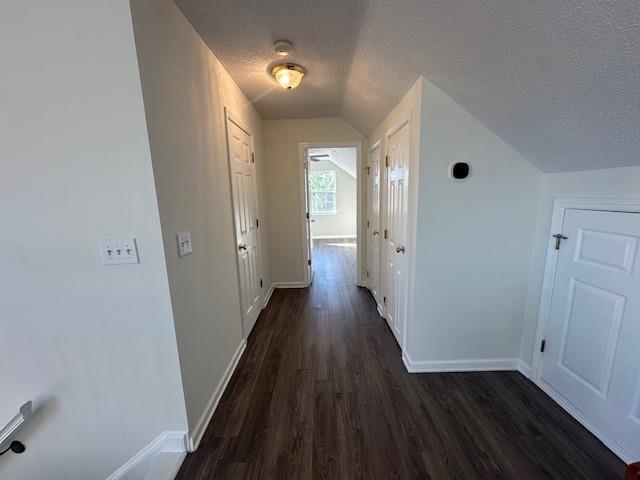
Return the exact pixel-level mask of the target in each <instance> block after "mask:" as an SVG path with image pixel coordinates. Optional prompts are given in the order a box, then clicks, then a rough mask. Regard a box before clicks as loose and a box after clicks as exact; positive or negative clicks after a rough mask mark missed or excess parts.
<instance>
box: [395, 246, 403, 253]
mask: <svg viewBox="0 0 640 480" xmlns="http://www.w3.org/2000/svg"><path fill="white" fill-rule="evenodd" d="M396 253H404V245H400V246H399V247H396Z"/></svg>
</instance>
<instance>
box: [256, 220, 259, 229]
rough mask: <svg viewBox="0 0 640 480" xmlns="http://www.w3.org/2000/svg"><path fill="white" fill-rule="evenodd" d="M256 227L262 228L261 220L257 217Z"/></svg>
mask: <svg viewBox="0 0 640 480" xmlns="http://www.w3.org/2000/svg"><path fill="white" fill-rule="evenodd" d="M256 228H260V220H258V219H257V218H256Z"/></svg>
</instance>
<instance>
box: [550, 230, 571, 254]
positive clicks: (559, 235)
mask: <svg viewBox="0 0 640 480" xmlns="http://www.w3.org/2000/svg"><path fill="white" fill-rule="evenodd" d="M552 237H553V238H555V239H556V250H560V242H561V241H562V240H566V239H567V238H569V237H565V236H564V235H562V234H561V233H556V234H555V235H552Z"/></svg>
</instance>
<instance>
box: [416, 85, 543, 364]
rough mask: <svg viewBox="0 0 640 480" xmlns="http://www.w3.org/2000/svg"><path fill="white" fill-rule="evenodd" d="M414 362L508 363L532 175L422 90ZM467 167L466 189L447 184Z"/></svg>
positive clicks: (437, 96) (457, 111)
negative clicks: (455, 166) (453, 172)
mask: <svg viewBox="0 0 640 480" xmlns="http://www.w3.org/2000/svg"><path fill="white" fill-rule="evenodd" d="M422 109H423V110H422V122H423V143H422V159H421V166H420V168H421V169H420V180H419V181H420V193H419V199H418V228H417V232H416V233H417V244H418V250H417V252H416V253H417V255H416V278H415V288H416V290H415V310H414V312H413V315H412V318H411V321H410V324H409V326H408V327H409V328H408V331H407V336H408V338H409V342H408V345H407V349H408V352H409V354H410V356H411V359H412V360H413V361H417V362H423V361H426V362H429V361H466V360H472V361H476V360H480V361H483V362H484V361H487V360H494V359H517V358H518V357H519V342H520V338H521V331H522V318H523V314H524V306H525V299H526V294H527V280H528V273H529V264H530V259H531V249H532V246H533V233H534V225H533V222H532V219H534V218H535V215H536V208H537V203H536V202H537V193H538V188H539V182H540V174H539V172H538V170H537V169H535V168H534V167H533V166H532V165H531V164H529V163H528V162H527V161H526V160H525V159H524V158H523V157H521V156H520V155H519V154H518V153H517V152H516V151H515V150H513V149H512V148H511V147H509V146H508V145H507V144H505V143H504V142H503V141H502V140H500V139H499V138H498V137H496V136H495V135H494V134H493V133H492V132H491V131H489V130H488V129H487V128H486V127H484V126H483V125H482V124H481V123H480V122H478V121H477V120H476V119H475V118H473V117H472V116H471V115H470V114H469V113H468V112H466V111H465V110H464V109H463V108H462V107H460V106H459V105H458V104H457V103H455V102H454V101H453V100H452V99H451V98H450V97H448V96H447V95H446V94H445V93H444V92H442V91H441V90H440V89H438V88H437V87H436V86H435V85H433V84H432V83H430V82H428V81H426V80H425V81H424V84H423V90H422ZM454 161H466V162H469V164H470V165H471V168H472V174H471V176H470V177H469V178H468V179H467V180H466V181H465V182H452V181H450V180H449V178H448V168H449V165H450V164H451V163H452V162H454Z"/></svg>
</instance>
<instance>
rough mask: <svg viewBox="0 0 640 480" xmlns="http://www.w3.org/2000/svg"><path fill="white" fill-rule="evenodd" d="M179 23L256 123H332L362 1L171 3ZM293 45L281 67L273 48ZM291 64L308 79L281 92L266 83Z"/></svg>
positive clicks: (271, 82) (205, 0)
mask: <svg viewBox="0 0 640 480" xmlns="http://www.w3.org/2000/svg"><path fill="white" fill-rule="evenodd" d="M175 3H176V5H178V7H179V8H180V9H181V10H182V12H183V13H184V15H185V17H187V19H188V20H189V22H190V23H191V24H192V25H193V27H194V28H195V30H196V31H197V32H198V34H199V35H200V36H201V37H202V39H203V40H204V41H205V42H206V43H207V45H208V46H209V48H211V50H212V51H213V52H214V53H215V55H216V56H217V57H218V59H219V60H220V61H221V62H222V63H223V65H224V66H225V68H226V69H227V70H228V71H229V73H230V74H231V76H232V77H233V78H234V80H235V81H236V83H238V85H239V86H240V88H241V89H242V90H243V91H244V93H245V94H246V95H247V97H249V99H250V100H251V101H252V102H253V103H254V104H255V106H256V108H257V109H258V110H259V111H260V113H261V114H262V115H263V116H264V118H269V119H272V118H315V117H326V116H338V115H339V114H340V112H341V109H342V96H343V92H344V87H345V85H346V81H345V80H346V78H347V74H348V71H349V67H350V65H351V60H352V56H353V51H354V48H355V45H356V38H357V34H358V31H359V28H358V26H359V22H360V20H359V19H360V18H362V14H363V11H364V1H363V0H359V1H356V0H334V1H327V0H305V1H301V0H226V1H222V0H175ZM281 39H286V40H290V41H291V42H293V44H294V47H295V53H294V55H292V56H289V57H287V58H286V60H283V59H282V58H281V57H278V56H277V55H276V54H275V53H274V47H273V42H275V41H276V40H281ZM283 61H291V62H295V63H300V64H302V65H303V66H304V67H305V68H306V69H307V70H308V72H309V75H307V76H306V77H305V78H304V80H303V83H302V85H301V86H300V87H298V88H297V89H295V90H292V91H290V92H287V91H285V90H284V89H282V88H281V87H280V86H279V85H278V84H277V83H276V81H275V80H274V78H273V77H272V76H271V75H270V73H269V72H270V70H271V68H270V67H272V66H273V65H274V64H277V63H282V62H283Z"/></svg>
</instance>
